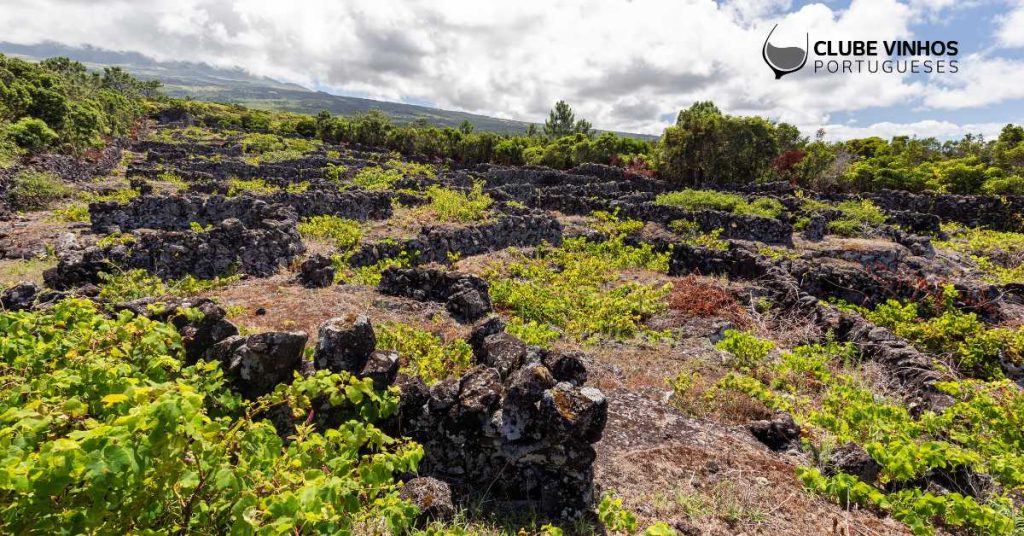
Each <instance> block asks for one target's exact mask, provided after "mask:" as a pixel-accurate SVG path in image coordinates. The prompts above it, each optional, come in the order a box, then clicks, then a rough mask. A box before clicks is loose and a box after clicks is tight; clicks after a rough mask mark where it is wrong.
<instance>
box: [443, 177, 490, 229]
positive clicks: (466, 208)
mask: <svg viewBox="0 0 1024 536" xmlns="http://www.w3.org/2000/svg"><path fill="white" fill-rule="evenodd" d="M427 197H429V198H430V204H429V205H428V209H429V210H431V211H432V212H433V213H434V215H435V217H436V218H437V219H438V220H439V221H443V222H459V223H468V222H474V221H483V220H485V219H487V209H488V208H490V206H491V204H492V203H493V202H494V200H492V199H491V196H489V195H487V194H485V193H484V192H483V183H482V182H476V183H474V184H473V188H472V190H470V191H469V192H467V193H463V192H460V191H457V190H450V189H448V188H441V187H440V186H436V185H435V186H431V187H430V188H428V189H427Z"/></svg>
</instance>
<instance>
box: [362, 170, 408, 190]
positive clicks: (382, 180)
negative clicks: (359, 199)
mask: <svg viewBox="0 0 1024 536" xmlns="http://www.w3.org/2000/svg"><path fill="white" fill-rule="evenodd" d="M401 179H402V172H401V171H399V170H397V169H384V168H382V167H380V166H369V167H365V168H363V169H360V170H359V172H358V173H356V174H355V176H354V177H352V185H353V186H358V187H360V188H363V189H366V190H388V189H390V188H391V186H392V185H393V184H394V183H395V182H397V181H399V180H401Z"/></svg>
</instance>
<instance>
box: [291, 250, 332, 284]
mask: <svg viewBox="0 0 1024 536" xmlns="http://www.w3.org/2000/svg"><path fill="white" fill-rule="evenodd" d="M334 273H335V267H334V263H333V262H331V259H330V258H328V257H325V256H323V255H320V254H319V253H317V254H316V255H313V256H312V257H310V258H308V259H306V260H305V261H303V262H302V265H300V266H299V276H298V278H299V282H300V283H302V285H303V286H305V287H308V288H324V287H329V286H331V284H333V283H334Z"/></svg>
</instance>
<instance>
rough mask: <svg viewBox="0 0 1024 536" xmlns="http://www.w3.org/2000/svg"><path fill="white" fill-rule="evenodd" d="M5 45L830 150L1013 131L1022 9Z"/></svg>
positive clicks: (618, 0)
mask: <svg viewBox="0 0 1024 536" xmlns="http://www.w3.org/2000/svg"><path fill="white" fill-rule="evenodd" d="M775 25H778V30H777V31H776V33H775V34H773V36H772V39H771V42H772V43H773V44H775V45H776V46H788V45H793V44H801V43H802V42H803V41H804V33H805V32H806V33H807V34H808V35H809V36H810V39H811V41H812V43H813V42H814V41H816V40H821V39H827V40H831V41H840V40H879V41H884V40H897V39H899V40H903V39H907V40H911V39H912V40H940V41H951V40H953V41H958V42H959V54H958V55H957V56H956V57H955V58H945V59H947V60H949V59H956V60H957V61H958V62H959V72H958V73H956V74H950V73H945V74H931V75H925V74H917V75H914V74H896V73H857V74H828V73H815V72H812V71H811V67H810V64H811V63H812V62H813V61H814V59H816V58H817V56H815V55H814V54H811V56H810V58H809V60H808V63H809V65H808V67H805V68H804V69H803V70H801V71H799V72H797V73H793V74H790V75H786V76H784V77H783V78H782V79H780V80H776V79H775V77H774V74H773V73H772V71H771V70H770V69H769V67H768V66H767V65H766V64H765V63H764V61H763V59H762V57H761V48H762V45H763V43H764V41H765V38H766V37H767V35H768V32H769V31H770V30H771V29H772V28H773V27H774V26H775ZM0 35H2V36H3V38H4V40H5V41H10V42H14V43H19V44H36V43H40V42H44V41H54V42H58V43H61V44H65V45H71V46H81V45H91V46H95V47H100V48H105V49H110V50H117V51H132V52H139V53H142V54H144V55H147V56H150V57H152V58H154V59H156V60H160V61H164V60H176V61H193V62H204V63H209V64H211V65H214V66H217V67H242V68H244V69H246V70H247V71H249V72H251V73H252V74H254V75H259V76H269V77H271V78H275V79H278V80H281V81H285V82H293V83H298V84H301V85H303V86H306V87H309V88H311V89H319V90H323V91H327V92H330V93H335V94H339V95H351V96H359V97H369V98H374V99H381V100H388V101H399V102H408V103H414V104H425V105H429V106H436V107H440V108H445V109H453V110H462V111H467V112H473V113H480V114H485V115H491V116H496V117H503V118H509V119H519V120H525V121H535V122H539V121H543V119H544V118H545V117H546V115H547V112H548V110H549V109H550V108H551V107H552V105H553V104H554V102H555V101H557V100H559V99H564V100H566V101H568V102H569V103H570V104H571V105H572V106H573V108H574V109H575V110H576V111H577V114H578V115H580V116H582V117H586V118H588V119H589V120H590V121H591V122H592V123H593V124H594V126H595V127H597V128H601V129H607V130H619V131H628V132H639V133H645V134H660V133H661V131H662V130H663V129H664V128H665V127H666V126H668V125H671V124H672V123H673V122H674V121H675V116H676V114H677V113H678V112H679V110H680V109H683V108H686V107H688V106H689V105H691V104H692V103H693V102H695V101H701V100H712V101H714V102H715V103H716V104H717V105H718V106H719V107H720V108H721V109H722V110H723V111H725V112H726V113H730V114H739V115H760V116H764V117H768V118H770V119H772V120H776V121H786V122H789V123H792V124H795V125H797V126H798V127H800V129H801V131H803V133H804V134H806V135H813V134H814V133H815V132H816V131H817V130H818V129H819V128H822V129H824V130H825V134H826V137H828V138H830V139H845V138H850V137H859V136H866V135H880V136H883V137H889V136H892V135H899V134H906V135H916V136H921V137H924V136H936V137H939V138H949V137H959V136H961V135H963V134H965V133H975V134H977V133H980V134H983V135H985V136H986V137H989V138H990V137H993V136H995V135H997V134H998V132H999V130H1000V129H1001V128H1002V126H1003V125H1005V124H1006V123H1017V124H1021V123H1024V0H852V1H839V0H836V1H819V2H806V1H800V0H737V1H731V2H730V1H719V2H715V1H712V0H603V1H597V0H576V1H561V0H538V1H534V0H516V1H507V2H488V1H481V0H475V1H464V0H410V1H402V2H399V1H391V0H369V1H361V0H347V1H341V0H322V1H321V0H308V1H307V0H289V1H281V0H238V1H227V0H153V1H148V2H144V3H143V2H135V1H130V0H0Z"/></svg>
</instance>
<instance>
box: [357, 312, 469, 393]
mask: <svg viewBox="0 0 1024 536" xmlns="http://www.w3.org/2000/svg"><path fill="white" fill-rule="evenodd" d="M375 332H376V334H377V349H379V350H394V351H396V352H398V357H399V359H400V360H401V371H402V372H403V373H405V374H409V375H415V376H419V377H420V378H422V379H423V381H424V383H426V384H427V385H433V384H435V383H437V382H439V381H441V380H443V379H445V378H452V377H455V378H457V377H459V376H461V375H462V373H463V372H465V371H466V370H469V369H470V368H471V367H472V366H473V364H474V361H473V349H472V348H470V346H469V344H468V343H467V342H466V341H465V340H464V339H455V340H454V341H451V342H448V343H444V342H443V341H442V340H441V338H440V337H438V336H437V335H434V334H433V333H430V332H429V331H425V330H422V329H417V328H414V327H412V326H409V325H407V324H399V323H396V322H387V323H385V324H383V325H380V326H377V328H376V330H375Z"/></svg>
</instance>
